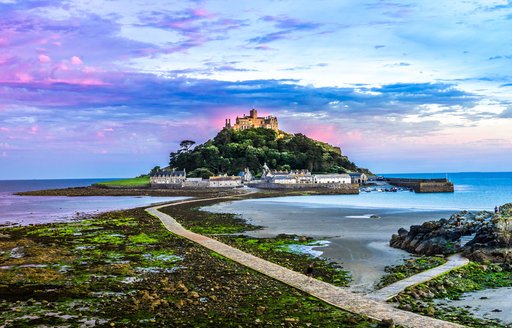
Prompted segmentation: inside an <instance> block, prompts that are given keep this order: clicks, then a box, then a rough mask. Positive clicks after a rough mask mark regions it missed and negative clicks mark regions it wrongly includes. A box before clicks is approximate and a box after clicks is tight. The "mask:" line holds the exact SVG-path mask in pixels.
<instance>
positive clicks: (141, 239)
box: [128, 233, 158, 244]
mask: <svg viewBox="0 0 512 328" xmlns="http://www.w3.org/2000/svg"><path fill="white" fill-rule="evenodd" d="M128 240H129V241H130V242H132V243H134V244H153V243H156V242H157V241H158V240H157V239H155V238H151V237H149V236H148V235H146V234H145V233H141V234H138V235H136V236H130V237H129V238H128Z"/></svg>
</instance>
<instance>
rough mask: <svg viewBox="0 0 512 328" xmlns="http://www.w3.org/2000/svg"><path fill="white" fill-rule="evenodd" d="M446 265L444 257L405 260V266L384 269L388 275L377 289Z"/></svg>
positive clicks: (422, 257)
mask: <svg viewBox="0 0 512 328" xmlns="http://www.w3.org/2000/svg"><path fill="white" fill-rule="evenodd" d="M444 263H446V259H445V258H444V257H439V256H421V257H413V258H411V259H407V260H404V263H403V264H400V265H395V266H387V267H385V268H384V271H386V275H385V276H384V277H382V278H381V279H380V281H379V282H378V283H377V288H382V287H385V286H388V285H390V284H392V283H394V282H397V281H399V280H402V279H405V278H408V277H411V276H413V275H415V274H418V273H420V272H423V271H426V270H429V269H432V268H435V267H437V266H440V265H442V264H444Z"/></svg>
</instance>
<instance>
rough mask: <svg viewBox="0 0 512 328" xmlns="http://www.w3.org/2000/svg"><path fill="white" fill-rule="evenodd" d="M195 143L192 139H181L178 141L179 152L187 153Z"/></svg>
mask: <svg viewBox="0 0 512 328" xmlns="http://www.w3.org/2000/svg"><path fill="white" fill-rule="evenodd" d="M195 144H196V142H195V141H193V140H183V141H182V142H180V147H181V149H180V152H186V153H188V152H189V151H190V148H191V147H192V146H193V145H195Z"/></svg>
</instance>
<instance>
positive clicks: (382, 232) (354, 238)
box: [207, 200, 453, 292]
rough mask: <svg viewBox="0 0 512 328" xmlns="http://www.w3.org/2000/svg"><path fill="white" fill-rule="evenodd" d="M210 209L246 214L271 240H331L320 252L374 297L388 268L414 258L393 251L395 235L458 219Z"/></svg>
mask: <svg viewBox="0 0 512 328" xmlns="http://www.w3.org/2000/svg"><path fill="white" fill-rule="evenodd" d="M207 209H208V210H209V211H212V212H228V213H237V214H241V215H242V217H243V218H244V219H246V220H248V221H249V222H251V223H252V224H255V225H261V226H264V227H265V228H264V229H262V230H258V231H253V232H249V233H247V234H248V235H251V236H255V237H272V236H275V235H278V234H281V233H285V234H297V235H307V236H311V237H314V238H317V239H326V240H329V241H330V243H329V244H328V245H326V246H322V247H318V248H316V249H315V250H318V251H322V252H323V254H322V256H323V257H326V258H329V259H332V260H333V261H335V262H338V263H341V264H342V265H343V267H344V268H345V269H347V270H349V271H350V272H351V274H352V280H353V281H352V284H351V289H352V290H354V291H358V292H369V291H372V290H373V289H374V285H375V283H376V282H378V281H379V279H380V277H381V276H382V275H383V274H384V267H385V266H386V265H393V264H399V263H400V262H401V260H402V259H404V258H408V257H410V254H409V253H407V252H405V251H402V250H399V249H394V248H391V247H389V245H388V243H389V240H390V238H391V235H392V234H393V233H396V231H397V230H398V229H399V228H400V227H405V228H408V227H409V226H410V225H412V224H420V223H422V222H424V221H427V220H431V219H436V220H437V219H440V218H442V217H448V216H450V215H451V214H453V211H423V210H422V211H417V210H409V209H389V208H371V209H370V208H356V207H340V206H326V205H315V204H300V203H283V202H272V200H264V201H262V200H257V201H254V200H244V201H238V202H227V203H220V204H216V205H213V206H210V207H208V208H207ZM372 216H377V217H378V218H375V217H372Z"/></svg>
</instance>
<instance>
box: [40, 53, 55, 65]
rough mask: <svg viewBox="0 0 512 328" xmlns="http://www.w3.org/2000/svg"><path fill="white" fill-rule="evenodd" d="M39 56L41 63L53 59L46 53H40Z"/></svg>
mask: <svg viewBox="0 0 512 328" xmlns="http://www.w3.org/2000/svg"><path fill="white" fill-rule="evenodd" d="M37 58H38V59H39V62H40V63H49V62H51V61H52V59H51V58H50V57H49V56H47V55H44V54H40V55H39V56H38V57H37Z"/></svg>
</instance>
